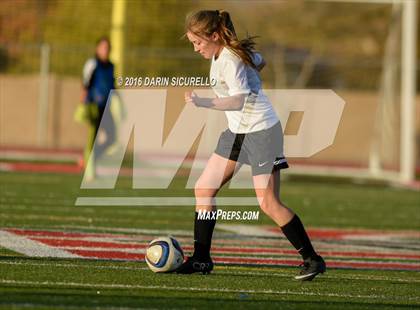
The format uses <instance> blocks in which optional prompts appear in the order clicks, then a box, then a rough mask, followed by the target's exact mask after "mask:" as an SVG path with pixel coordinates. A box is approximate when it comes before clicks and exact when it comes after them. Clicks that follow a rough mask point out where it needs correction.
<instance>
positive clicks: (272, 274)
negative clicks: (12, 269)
mask: <svg viewBox="0 0 420 310" xmlns="http://www.w3.org/2000/svg"><path fill="white" fill-rule="evenodd" d="M0 265H23V266H40V267H41V266H45V267H63V268H72V267H74V268H87V269H104V270H133V271H142V270H149V268H148V267H129V266H112V265H109V266H106V265H92V264H90V263H89V264H85V263H81V264H74V263H56V262H48V263H34V262H30V261H28V262H26V261H23V262H12V261H0ZM139 266H140V265H139ZM256 268H258V267H256ZM227 269H233V270H235V269H236V268H235V267H233V266H229V267H222V268H220V267H218V266H216V269H215V272H217V273H218V274H223V275H235V276H237V275H240V276H264V277H265V276H267V277H279V278H291V277H292V276H291V275H290V274H286V273H279V272H277V271H276V272H269V273H268V272H263V271H261V272H259V271H255V272H252V271H240V270H236V271H228V270H227ZM322 278H323V279H333V280H337V278H339V279H342V280H362V281H392V282H402V283H420V279H400V278H390V277H383V276H371V275H367V276H362V277H360V276H352V275H336V276H329V275H328V274H323V275H322Z"/></svg>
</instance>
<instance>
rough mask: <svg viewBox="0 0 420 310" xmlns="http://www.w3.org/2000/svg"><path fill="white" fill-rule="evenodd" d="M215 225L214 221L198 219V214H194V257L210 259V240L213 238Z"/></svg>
mask: <svg viewBox="0 0 420 310" xmlns="http://www.w3.org/2000/svg"><path fill="white" fill-rule="evenodd" d="M206 213H207V212H206ZM215 225H216V220H214V219H213V220H212V219H198V212H195V221H194V254H193V256H194V257H196V258H205V259H207V258H210V248H211V238H212V236H213V230H214V226H215Z"/></svg>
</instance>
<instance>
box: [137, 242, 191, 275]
mask: <svg viewBox="0 0 420 310" xmlns="http://www.w3.org/2000/svg"><path fill="white" fill-rule="evenodd" d="M145 258H146V263H147V265H148V266H149V268H150V269H151V270H152V271H153V272H171V271H174V270H175V269H177V268H178V267H179V266H181V264H182V263H183V262H184V252H183V251H182V248H181V246H180V245H179V243H178V241H176V239H175V238H174V237H170V236H168V237H161V238H157V239H154V240H152V241H151V242H150V243H149V246H148V247H147V250H146V257H145Z"/></svg>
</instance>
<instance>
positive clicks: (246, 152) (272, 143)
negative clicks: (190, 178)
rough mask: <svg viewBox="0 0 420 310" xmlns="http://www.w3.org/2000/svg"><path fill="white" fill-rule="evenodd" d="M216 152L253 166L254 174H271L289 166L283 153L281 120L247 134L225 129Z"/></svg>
mask: <svg viewBox="0 0 420 310" xmlns="http://www.w3.org/2000/svg"><path fill="white" fill-rule="evenodd" d="M214 152H215V153H216V154H218V155H220V156H222V157H224V158H227V159H230V160H233V161H237V162H240V163H243V164H247V165H250V166H251V169H252V175H259V174H271V173H272V171H275V170H279V169H286V168H289V165H288V164H287V160H286V158H285V157H284V155H283V131H282V128H281V124H280V122H278V123H277V124H275V125H274V126H272V127H270V128H268V129H265V130H260V131H255V132H250V133H247V134H235V133H233V132H232V131H230V130H229V129H227V130H225V131H224V132H223V133H222V134H221V135H220V138H219V142H218V143H217V147H216V150H215V151H214Z"/></svg>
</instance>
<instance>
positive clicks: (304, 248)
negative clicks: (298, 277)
mask: <svg viewBox="0 0 420 310" xmlns="http://www.w3.org/2000/svg"><path fill="white" fill-rule="evenodd" d="M281 230H282V231H283V233H284V235H285V236H286V238H287V239H288V240H289V241H290V243H291V244H292V245H293V246H294V247H295V249H296V250H298V252H299V254H300V255H302V258H303V259H304V260H306V259H308V258H316V257H317V256H318V255H317V254H316V252H315V250H314V248H313V247H312V243H311V240H309V237H308V234H307V233H306V231H305V228H304V227H303V224H302V222H301V221H300V219H299V217H298V216H297V215H296V214H295V216H293V218H292V219H291V220H290V222H289V223H287V224H286V225H284V226H283V227H281Z"/></svg>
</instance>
